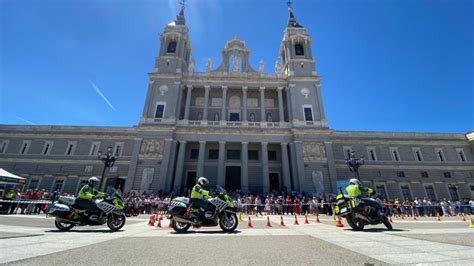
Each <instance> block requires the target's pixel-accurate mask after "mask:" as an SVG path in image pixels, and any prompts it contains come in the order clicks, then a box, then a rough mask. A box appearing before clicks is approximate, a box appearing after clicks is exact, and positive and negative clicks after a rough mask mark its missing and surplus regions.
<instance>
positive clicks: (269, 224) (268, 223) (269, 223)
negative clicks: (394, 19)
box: [265, 216, 272, 227]
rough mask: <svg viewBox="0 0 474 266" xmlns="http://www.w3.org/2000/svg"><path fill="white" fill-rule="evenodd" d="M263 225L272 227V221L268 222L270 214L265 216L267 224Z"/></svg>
mask: <svg viewBox="0 0 474 266" xmlns="http://www.w3.org/2000/svg"><path fill="white" fill-rule="evenodd" d="M265 227H272V223H271V222H270V216H267V224H266V225H265Z"/></svg>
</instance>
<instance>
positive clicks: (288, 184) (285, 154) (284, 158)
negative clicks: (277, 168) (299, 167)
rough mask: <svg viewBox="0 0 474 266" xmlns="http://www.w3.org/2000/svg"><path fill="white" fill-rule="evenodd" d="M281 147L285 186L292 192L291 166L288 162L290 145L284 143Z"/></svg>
mask: <svg viewBox="0 0 474 266" xmlns="http://www.w3.org/2000/svg"><path fill="white" fill-rule="evenodd" d="M280 146H281V168H282V170H283V178H282V180H283V186H285V187H286V189H287V190H288V191H291V180H290V165H289V162H288V143H286V142H283V143H281V144H280Z"/></svg>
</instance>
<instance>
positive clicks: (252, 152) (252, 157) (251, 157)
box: [249, 150, 258, 161]
mask: <svg viewBox="0 0 474 266" xmlns="http://www.w3.org/2000/svg"><path fill="white" fill-rule="evenodd" d="M249 160H251V161H258V151H256V150H249Z"/></svg>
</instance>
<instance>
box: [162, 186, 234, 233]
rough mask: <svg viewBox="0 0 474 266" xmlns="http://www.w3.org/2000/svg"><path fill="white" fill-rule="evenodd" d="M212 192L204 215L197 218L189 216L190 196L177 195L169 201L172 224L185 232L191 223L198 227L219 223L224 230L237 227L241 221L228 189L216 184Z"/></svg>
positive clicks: (176, 228)
mask: <svg viewBox="0 0 474 266" xmlns="http://www.w3.org/2000/svg"><path fill="white" fill-rule="evenodd" d="M210 194H211V197H210V198H209V199H208V201H209V204H208V206H207V209H206V211H205V214H204V217H199V218H198V219H197V220H195V219H190V217H189V215H190V213H191V204H190V201H189V198H186V197H177V198H174V199H173V200H172V201H171V202H170V203H169V205H168V215H169V217H168V218H170V219H171V220H172V226H173V229H174V230H175V231H176V232H178V233H184V232H186V231H187V230H188V229H189V227H191V225H193V226H198V227H201V226H203V227H211V226H217V225H219V226H220V227H221V229H222V231H224V232H232V231H234V230H235V229H236V228H237V225H238V223H239V221H238V219H237V215H236V211H237V209H236V207H235V205H234V203H233V202H232V199H231V198H230V196H229V195H228V193H227V191H226V190H225V189H224V188H222V187H221V186H216V189H215V191H213V192H210Z"/></svg>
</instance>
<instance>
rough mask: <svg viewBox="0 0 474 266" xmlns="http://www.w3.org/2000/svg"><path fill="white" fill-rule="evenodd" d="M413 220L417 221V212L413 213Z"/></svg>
mask: <svg viewBox="0 0 474 266" xmlns="http://www.w3.org/2000/svg"><path fill="white" fill-rule="evenodd" d="M413 220H415V221H416V220H417V219H416V213H414V214H413Z"/></svg>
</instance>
